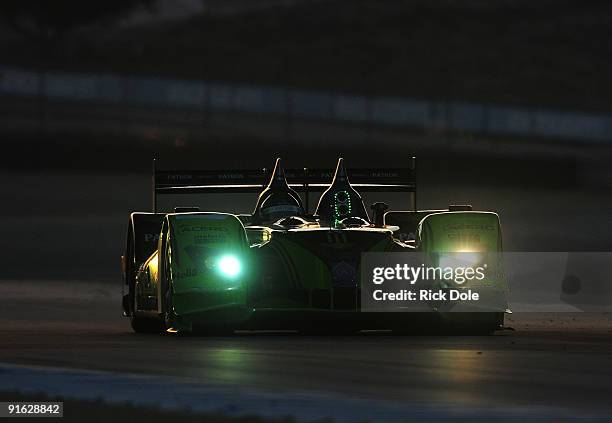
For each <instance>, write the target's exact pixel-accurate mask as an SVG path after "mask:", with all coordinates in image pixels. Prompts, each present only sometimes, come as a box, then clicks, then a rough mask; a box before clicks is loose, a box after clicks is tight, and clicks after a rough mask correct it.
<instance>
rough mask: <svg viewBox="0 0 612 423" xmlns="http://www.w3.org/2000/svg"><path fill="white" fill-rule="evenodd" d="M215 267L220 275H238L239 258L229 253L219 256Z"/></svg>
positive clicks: (231, 276) (240, 267) (232, 276)
mask: <svg viewBox="0 0 612 423" xmlns="http://www.w3.org/2000/svg"><path fill="white" fill-rule="evenodd" d="M217 268H218V269H219V272H220V273H221V274H222V275H224V276H227V277H230V278H234V277H236V276H238V275H239V274H240V271H241V270H242V266H241V264H240V260H238V258H237V257H236V256H233V255H231V254H228V255H225V256H221V257H220V258H219V261H218V262H217Z"/></svg>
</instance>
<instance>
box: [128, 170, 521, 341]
mask: <svg viewBox="0 0 612 423" xmlns="http://www.w3.org/2000/svg"><path fill="white" fill-rule="evenodd" d="M155 163H156V162H155V161H154V169H153V186H152V193H153V211H152V212H134V213H132V214H131V215H130V219H129V224H128V230H127V242H126V250H125V254H124V255H123V256H122V269H123V276H124V278H123V287H124V288H123V314H124V316H126V317H129V318H130V319H131V325H132V328H133V330H134V331H135V332H138V333H161V332H178V333H201V334H227V333H232V332H234V331H236V330H258V329H262V330H287V329H290V330H298V331H300V332H303V333H313V334H317V333H353V332H357V331H361V330H392V331H394V332H395V333H414V332H434V331H440V330H455V329H458V328H460V329H461V330H462V331H467V332H470V333H491V332H493V331H495V330H497V329H499V328H501V327H502V325H503V320H504V313H506V312H508V311H509V310H508V307H507V297H506V293H507V286H506V285H505V283H504V282H503V281H502V282H501V283H498V284H497V285H496V286H495V287H494V293H495V295H496V298H497V299H498V301H497V305H496V306H495V307H492V308H490V309H486V310H482V309H481V310H475V311H474V312H472V310H470V309H469V307H468V308H462V309H461V310H462V311H461V312H457V311H452V310H450V309H449V308H448V306H447V307H446V308H444V307H440V305H439V304H435V303H431V304H429V303H428V304H427V305H426V308H427V310H424V311H423V310H421V311H420V312H395V311H388V310H387V311H379V312H366V311H364V310H362V297H361V295H362V287H364V282H363V281H362V280H361V279H362V278H361V276H360V271H359V269H360V265H361V260H362V257H363V256H362V255H363V254H364V253H372V252H385V253H390V252H414V251H421V252H425V253H435V252H439V251H446V252H448V251H464V250H465V247H466V244H470V245H473V244H474V243H477V244H478V248H479V251H485V252H493V253H499V252H501V248H502V245H501V228H500V223H499V217H498V215H497V214H496V213H492V212H483V211H473V210H471V207H470V206H449V208H448V209H445V210H420V211H419V210H417V207H416V166H415V159H414V158H410V159H409V160H408V166H407V167H405V168H399V169H398V168H394V169H346V168H345V164H344V160H343V159H342V158H341V159H339V160H338V162H337V166H336V168H335V171H334V172H331V171H330V170H320V169H314V170H313V169H306V168H304V169H297V170H295V169H294V170H285V169H284V168H283V166H282V161H281V159H280V158H279V159H277V160H276V163H275V166H274V169H273V171H272V172H267V171H266V170H265V169H264V170H239V171H175V170H165V171H161V170H158V169H157V166H156V164H155ZM349 178H350V179H349ZM298 191H299V192H298ZM360 191H361V192H373V191H376V192H388V193H393V192H394V193H401V194H406V196H407V197H410V198H411V199H412V201H411V202H412V207H411V208H412V210H408V211H390V210H388V206H387V205H386V204H385V203H381V202H377V203H374V204H372V205H371V207H370V210H371V214H370V213H368V210H367V208H366V206H365V204H364V201H363V199H362V196H361V194H360ZM210 192H225V193H239V192H240V193H244V192H260V193H259V196H258V197H257V200H256V201H255V207H254V209H253V212H252V213H250V214H229V213H220V212H214V211H200V210H199V208H197V207H176V208H175V209H174V210H173V212H158V210H157V209H158V206H157V204H158V203H157V199H158V195H164V194H187V193H188V194H205V193H210ZM319 192H322V193H321V194H320V197H319V201H318V203H317V206H316V209H315V210H314V212H311V211H310V210H309V204H308V203H309V198H310V197H311V195H313V194H314V195H317V194H318V193H319ZM213 209H214V207H213ZM453 305H455V304H453Z"/></svg>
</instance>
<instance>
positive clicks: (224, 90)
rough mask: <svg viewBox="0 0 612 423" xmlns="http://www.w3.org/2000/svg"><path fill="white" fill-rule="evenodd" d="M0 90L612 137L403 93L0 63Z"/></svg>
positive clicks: (585, 121)
mask: <svg viewBox="0 0 612 423" xmlns="http://www.w3.org/2000/svg"><path fill="white" fill-rule="evenodd" d="M0 94H10V95H23V96H42V97H44V98H47V99H50V100H62V99H63V100H73V101H82V102H92V103H96V104H100V103H119V104H142V105H159V106H172V107H178V108H181V107H184V108H191V109H197V110H213V111H226V112H240V113H260V114H271V115H280V116H286V117H289V118H295V119H315V120H319V119H320V120H328V121H337V122H343V123H353V124H376V125H383V126H389V127H412V128H424V129H434V130H450V131H466V132H472V133H481V134H493V135H506V136H508V135H509V136H521V137H547V138H560V139H567V140H574V141H588V142H608V141H612V116H608V115H603V114H599V115H596V114H587V113H580V112H567V111H565V112H564V111H554V110H543V109H539V108H519V107H510V106H503V105H491V104H477V103H464V102H439V101H423V100H417V99H411V98H405V97H367V96H360V95H345V94H338V93H330V92H318V91H303V90H297V89H290V88H283V87H273V86H257V85H232V84H226V83H222V82H214V81H190V80H178V79H167V78H145V77H131V76H119V75H113V74H103V73H64V72H36V71H32V70H26V69H19V68H15V67H9V66H0Z"/></svg>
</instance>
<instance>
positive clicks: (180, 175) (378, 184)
mask: <svg viewBox="0 0 612 423" xmlns="http://www.w3.org/2000/svg"><path fill="white" fill-rule="evenodd" d="M270 172H271V169H267V168H263V169H247V170H158V169H157V161H156V160H155V159H154V160H153V183H152V196H153V212H154V213H157V196H158V195H160V194H199V193H249V192H254V193H257V192H260V191H261V190H263V189H264V188H265V187H266V186H267V185H268V182H269V179H270ZM347 173H348V175H349V177H350V180H351V185H352V186H353V187H354V188H355V189H357V190H358V191H360V192H406V193H412V194H413V206H414V210H416V160H415V158H414V157H410V158H409V160H408V163H407V167H402V168H392V169H347ZM333 176H334V169H308V168H302V169H285V177H286V179H287V183H288V184H289V186H290V187H291V188H293V189H295V190H296V191H298V192H302V193H304V194H305V195H304V197H305V198H304V199H305V201H304V207H305V209H306V212H307V213H308V194H309V193H310V192H322V191H324V190H326V189H327V188H328V187H329V185H330V183H331V180H332V178H333Z"/></svg>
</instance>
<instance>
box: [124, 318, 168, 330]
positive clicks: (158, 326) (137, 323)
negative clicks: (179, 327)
mask: <svg viewBox="0 0 612 423" xmlns="http://www.w3.org/2000/svg"><path fill="white" fill-rule="evenodd" d="M130 323H131V325H132V329H133V330H134V332H136V333H162V332H164V331H165V327H166V325H165V324H164V322H163V321H162V320H161V319H156V318H152V317H135V316H132V318H131V319H130Z"/></svg>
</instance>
